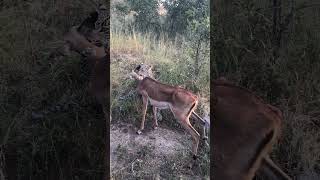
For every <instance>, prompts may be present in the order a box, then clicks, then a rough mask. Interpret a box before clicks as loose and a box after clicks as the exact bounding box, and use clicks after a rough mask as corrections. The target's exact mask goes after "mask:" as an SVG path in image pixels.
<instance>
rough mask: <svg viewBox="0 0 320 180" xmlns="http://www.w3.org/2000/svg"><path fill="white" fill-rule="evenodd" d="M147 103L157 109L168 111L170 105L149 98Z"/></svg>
mask: <svg viewBox="0 0 320 180" xmlns="http://www.w3.org/2000/svg"><path fill="white" fill-rule="evenodd" d="M149 102H150V104H151V105H152V106H154V107H157V108H159V109H169V108H171V103H169V102H165V101H156V100H154V99H151V98H149Z"/></svg>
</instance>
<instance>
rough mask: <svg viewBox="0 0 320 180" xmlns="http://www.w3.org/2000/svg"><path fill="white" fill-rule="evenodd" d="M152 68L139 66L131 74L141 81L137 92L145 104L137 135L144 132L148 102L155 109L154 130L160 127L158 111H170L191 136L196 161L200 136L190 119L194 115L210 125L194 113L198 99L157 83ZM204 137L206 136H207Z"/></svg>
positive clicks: (183, 91) (178, 88) (180, 90)
mask: <svg viewBox="0 0 320 180" xmlns="http://www.w3.org/2000/svg"><path fill="white" fill-rule="evenodd" d="M151 68H152V67H151V66H147V65H139V66H138V67H137V68H136V69H135V70H134V71H132V72H131V74H130V77H132V78H135V79H137V80H139V85H138V87H137V91H138V93H139V94H141V95H142V102H143V105H142V120H141V125H140V128H139V130H138V131H137V134H141V133H142V131H143V130H144V123H145V116H146V112H147V106H148V102H149V103H150V104H151V105H152V107H153V108H152V109H153V119H154V121H153V127H154V129H156V128H157V127H158V122H157V118H156V117H157V109H170V110H171V112H172V113H173V114H174V117H175V118H176V119H178V121H179V122H180V124H181V125H182V126H183V127H184V128H185V129H186V130H187V131H188V132H189V133H190V134H191V136H192V139H193V146H192V152H193V157H194V159H195V158H196V155H197V149H198V144H199V140H200V134H199V133H198V132H197V131H196V130H195V129H194V128H193V126H192V125H191V124H190V121H189V118H190V116H191V115H194V116H195V117H196V118H197V119H199V120H200V121H201V122H202V123H203V124H204V125H205V124H206V123H208V122H207V121H205V120H203V119H202V118H200V117H199V116H198V115H197V114H196V113H195V112H194V110H195V109H196V107H197V104H198V97H197V96H196V95H194V94H193V93H191V92H190V91H188V90H185V89H183V88H181V87H175V86H170V85H166V84H163V83H160V82H158V81H156V80H155V79H153V78H152V76H151V75H150V73H151ZM204 128H205V127H204ZM204 133H205V132H204ZM203 135H204V136H205V134H203ZM204 139H206V137H204Z"/></svg>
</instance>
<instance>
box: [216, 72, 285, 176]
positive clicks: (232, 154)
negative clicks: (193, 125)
mask: <svg viewBox="0 0 320 180" xmlns="http://www.w3.org/2000/svg"><path fill="white" fill-rule="evenodd" d="M213 93H214V94H213V98H214V104H213V115H214V118H213V132H212V137H213V161H214V162H213V163H214V166H213V167H214V168H213V177H214V179H218V180H220V179H221V180H251V179H253V177H254V176H255V174H256V172H257V171H258V169H261V171H262V172H264V173H265V174H266V175H268V177H270V178H271V179H287V180H289V179H291V178H290V177H289V176H288V175H286V174H285V173H284V172H283V171H282V170H281V169H280V168H279V167H278V166H276V165H275V163H273V161H272V160H271V159H270V158H269V156H268V154H269V153H270V151H271V149H272V146H273V145H274V144H275V143H276V141H277V138H278V136H279V134H280V126H281V121H282V119H283V117H282V113H281V112H280V110H279V109H277V108H276V107H273V106H271V105H269V104H266V103H264V102H263V100H262V99H261V98H259V97H258V96H255V95H254V94H253V93H251V92H250V91H249V90H247V89H245V88H242V87H238V86H235V85H233V84H232V83H230V82H229V81H227V80H226V79H223V78H222V79H218V80H216V81H214V83H213Z"/></svg>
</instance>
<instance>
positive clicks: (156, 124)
mask: <svg viewBox="0 0 320 180" xmlns="http://www.w3.org/2000/svg"><path fill="white" fill-rule="evenodd" d="M152 110H153V129H157V128H158V121H157V107H155V106H153V107H152Z"/></svg>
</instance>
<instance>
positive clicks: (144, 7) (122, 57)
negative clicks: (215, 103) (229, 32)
mask: <svg viewBox="0 0 320 180" xmlns="http://www.w3.org/2000/svg"><path fill="white" fill-rule="evenodd" d="M110 24H111V35H110V41H111V42H110V47H111V86H112V87H111V88H112V91H111V111H112V124H118V123H123V122H126V123H130V124H134V126H135V127H138V125H139V124H140V121H141V99H140V97H139V96H138V95H137V93H136V86H137V84H136V82H135V81H133V80H131V79H129V78H128V74H129V73H130V72H131V71H132V70H133V69H134V68H135V67H136V66H137V65H138V64H140V63H146V64H149V65H152V66H153V70H154V74H155V78H156V79H157V80H159V81H161V82H163V83H167V84H171V85H180V86H183V87H185V88H186V89H189V90H191V91H193V92H194V93H196V94H198V95H199V97H201V98H200V105H199V107H198V109H197V112H199V114H201V115H202V116H204V115H208V113H209V96H210V88H209V87H210V86H209V85H210V71H209V67H210V66H209V55H210V53H209V52H210V49H209V24H210V23H209V1H208V0H167V1H158V0H114V1H111V22H110ZM150 109H152V108H149V110H150ZM151 119H152V111H151V110H150V111H148V112H147V121H146V123H147V124H146V127H148V126H151V124H152V122H151ZM158 119H159V121H160V126H161V127H163V126H166V127H167V128H169V129H171V130H173V131H176V130H177V129H178V130H180V131H182V132H183V131H184V129H183V128H182V127H181V125H180V124H179V123H178V122H177V121H176V120H175V119H174V117H173V115H172V113H171V112H170V111H169V110H168V111H166V110H162V111H161V114H160V115H159V117H158ZM190 141H191V139H190ZM200 148H201V147H200ZM119 153H121V152H119ZM201 153H202V155H200V156H202V157H204V158H201V159H200V163H199V164H200V168H198V169H194V170H193V174H194V175H196V176H200V177H204V176H205V177H208V176H209V151H208V149H206V150H203V151H202V152H201ZM183 154H184V155H183V156H182V157H181V156H180V155H179V156H177V157H172V159H171V160H172V161H168V160H164V161H165V164H164V165H163V166H164V167H166V169H165V170H162V171H161V172H160V177H161V178H165V179H166V178H168V177H171V178H173V177H178V175H181V174H182V175H183V174H187V173H190V170H189V169H188V170H184V169H183V167H182V166H183V165H184V164H186V162H185V161H186V160H188V159H189V158H191V156H190V154H188V153H183ZM118 156H123V154H118ZM128 159H134V157H129V158H128ZM128 162H130V161H129V160H128ZM172 162H176V163H172ZM177 164H179V165H177ZM180 165H181V166H180ZM174 169H175V170H174ZM187 171H189V172H187ZM129 172H130V168H129V169H128V172H123V171H122V172H121V173H122V174H119V173H118V174H113V177H125V178H139V177H138V176H135V175H134V174H132V173H131V174H130V173H129ZM141 173H142V174H144V175H145V176H146V177H148V176H147V175H148V174H146V171H145V172H143V168H142V171H141ZM141 173H140V174H141ZM151 173H152V174H155V173H157V172H151ZM149 175H150V174H149Z"/></svg>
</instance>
